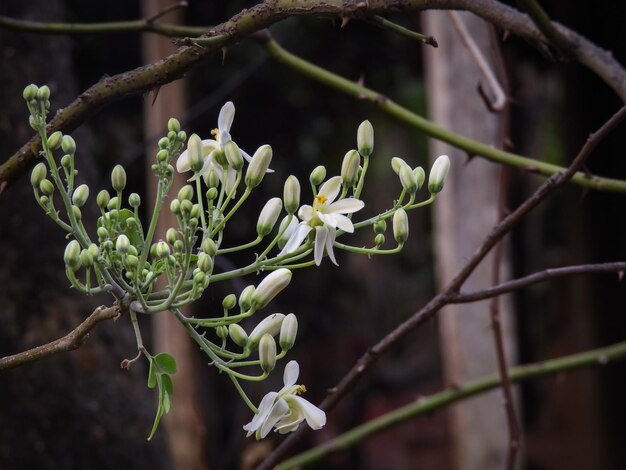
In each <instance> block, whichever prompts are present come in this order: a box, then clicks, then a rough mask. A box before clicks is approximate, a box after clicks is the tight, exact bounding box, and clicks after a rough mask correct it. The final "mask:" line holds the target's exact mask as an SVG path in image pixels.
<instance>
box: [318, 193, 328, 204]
mask: <svg viewBox="0 0 626 470" xmlns="http://www.w3.org/2000/svg"><path fill="white" fill-rule="evenodd" d="M315 200H316V201H317V202H319V203H320V204H325V203H326V201H328V197H326V194H318V195H317V196H315Z"/></svg>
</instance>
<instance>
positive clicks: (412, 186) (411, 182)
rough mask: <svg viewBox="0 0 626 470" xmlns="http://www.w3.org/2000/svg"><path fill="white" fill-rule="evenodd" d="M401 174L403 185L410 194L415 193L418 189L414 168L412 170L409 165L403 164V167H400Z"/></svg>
mask: <svg viewBox="0 0 626 470" xmlns="http://www.w3.org/2000/svg"><path fill="white" fill-rule="evenodd" d="M399 176H400V183H402V187H403V188H404V189H405V190H406V191H407V192H408V193H409V194H414V193H415V191H417V178H416V177H415V175H414V174H413V170H411V168H410V167H409V165H402V167H400V172H399Z"/></svg>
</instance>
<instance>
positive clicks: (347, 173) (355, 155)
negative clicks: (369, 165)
mask: <svg viewBox="0 0 626 470" xmlns="http://www.w3.org/2000/svg"><path fill="white" fill-rule="evenodd" d="M360 163H361V156H360V155H359V152H357V151H356V150H350V151H349V152H348V153H346V155H345V156H344V157H343V162H342V163H341V182H342V184H343V186H344V187H346V188H351V187H352V186H354V184H355V183H356V179H357V176H358V173H359V164H360Z"/></svg>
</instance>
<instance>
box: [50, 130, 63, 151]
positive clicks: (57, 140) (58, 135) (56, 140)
mask: <svg viewBox="0 0 626 470" xmlns="http://www.w3.org/2000/svg"><path fill="white" fill-rule="evenodd" d="M62 138H63V133H62V132H61V131H56V132H54V133H53V134H52V135H51V136H50V137H48V147H50V150H56V149H58V148H59V147H60V146H61V139H62Z"/></svg>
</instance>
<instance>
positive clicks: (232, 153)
mask: <svg viewBox="0 0 626 470" xmlns="http://www.w3.org/2000/svg"><path fill="white" fill-rule="evenodd" d="M224 153H225V154H226V160H227V161H228V165H229V166H230V167H231V168H233V169H234V170H237V171H239V170H241V169H242V168H243V157H242V155H241V150H240V149H239V147H238V146H237V144H236V143H235V142H233V141H232V140H229V141H228V142H226V145H225V146H224Z"/></svg>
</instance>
